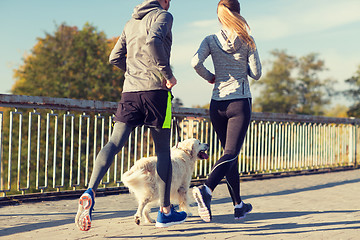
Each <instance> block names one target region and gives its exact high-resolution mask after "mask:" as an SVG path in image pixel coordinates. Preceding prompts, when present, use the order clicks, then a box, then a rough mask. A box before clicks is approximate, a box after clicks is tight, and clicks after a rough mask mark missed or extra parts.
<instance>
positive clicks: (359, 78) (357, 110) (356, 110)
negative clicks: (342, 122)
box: [343, 65, 360, 118]
mask: <svg viewBox="0 0 360 240" xmlns="http://www.w3.org/2000/svg"><path fill="white" fill-rule="evenodd" d="M345 82H346V83H347V84H349V85H350V86H351V88H350V89H349V90H346V91H344V92H343V94H344V95H345V97H347V98H348V99H350V100H351V101H352V102H353V104H352V105H351V106H350V108H349V111H348V112H347V114H348V115H349V116H351V117H357V118H360V65H359V66H358V70H357V71H356V73H355V75H354V76H352V77H351V78H349V79H347V80H345Z"/></svg>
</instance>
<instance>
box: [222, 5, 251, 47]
mask: <svg viewBox="0 0 360 240" xmlns="http://www.w3.org/2000/svg"><path fill="white" fill-rule="evenodd" d="M217 14H218V19H219V21H220V23H221V24H222V25H223V26H224V27H226V28H227V29H229V30H232V31H233V32H235V33H236V35H238V36H239V37H240V38H241V39H243V40H244V41H245V42H246V43H247V45H248V46H250V47H251V48H253V49H255V48H256V46H255V42H254V40H253V39H252V38H251V37H250V34H249V31H250V26H249V25H248V23H247V22H246V20H245V18H243V17H242V16H241V15H240V3H239V1H238V0H221V1H220V2H219V4H218V8H217Z"/></svg>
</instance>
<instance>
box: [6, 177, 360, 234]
mask: <svg viewBox="0 0 360 240" xmlns="http://www.w3.org/2000/svg"><path fill="white" fill-rule="evenodd" d="M359 177H360V170H351V171H343V172H333V173H326V174H316V175H306V176H296V177H289V178H281V179H269V180H258V181H248V182H243V183H241V192H242V194H243V200H245V202H250V203H252V205H253V207H254V209H253V212H252V213H251V214H249V215H248V216H247V217H246V219H245V220H242V221H235V220H234V219H233V215H232V214H233V209H232V204H231V203H230V198H229V196H228V192H227V188H226V186H225V185H219V186H218V188H217V189H216V190H215V192H214V198H213V202H212V211H213V215H214V216H213V222H211V223H205V222H203V221H202V220H201V219H200V218H199V217H198V215H197V212H196V206H195V205H194V204H192V210H193V213H194V216H193V217H189V218H188V219H187V221H186V222H185V223H184V224H181V225H177V226H172V227H169V228H167V229H157V228H155V227H154V226H153V225H141V226H137V225H136V224H135V223H134V221H133V216H132V215H133V214H134V213H135V210H136V207H137V204H136V202H135V199H134V197H133V196H132V195H129V194H122V195H120V196H119V195H113V196H106V197H98V198H97V199H96V200H97V201H96V205H95V210H96V211H95V215H94V221H93V228H92V229H91V230H90V231H89V232H81V231H79V230H78V229H77V228H76V227H75V224H74V223H73V222H74V217H75V212H76V210H77V200H75V199H74V200H61V201H52V202H39V203H26V204H22V205H18V206H5V207H0V239H181V240H183V239H242V240H243V239H266V240H269V239H327V240H328V239H360V179H359ZM191 199H192V198H191ZM155 212H156V209H153V212H152V216H153V217H155V215H156V213H155Z"/></svg>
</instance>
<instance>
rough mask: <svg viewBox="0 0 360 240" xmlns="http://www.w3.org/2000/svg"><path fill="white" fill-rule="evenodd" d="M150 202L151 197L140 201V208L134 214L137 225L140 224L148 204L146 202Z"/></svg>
mask: <svg viewBox="0 0 360 240" xmlns="http://www.w3.org/2000/svg"><path fill="white" fill-rule="evenodd" d="M148 203H149V199H148V198H147V199H144V200H143V201H139V206H138V209H137V211H136V213H135V215H134V218H135V223H136V224H137V225H140V222H141V217H142V213H143V210H144V207H145V206H146V204H148Z"/></svg>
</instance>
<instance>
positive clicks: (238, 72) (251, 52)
mask: <svg viewBox="0 0 360 240" xmlns="http://www.w3.org/2000/svg"><path fill="white" fill-rule="evenodd" d="M209 55H211V57H212V61H213V64H214V69H215V74H213V73H211V72H210V71H209V70H208V69H207V68H206V67H205V66H204V64H203V63H204V61H205V59H206V58H207V57H208V56H209ZM191 65H192V66H193V67H194V68H195V70H196V72H197V73H198V74H199V75H200V76H201V77H203V78H204V79H206V80H208V81H211V80H212V79H213V77H214V76H215V84H214V88H213V94H212V99H214V100H218V101H219V100H231V99H239V98H251V92H250V86H249V81H248V76H250V77H251V78H253V79H255V80H258V79H259V78H260V76H261V63H260V58H259V54H258V52H257V49H256V48H255V49H251V48H250V47H249V46H248V45H247V44H246V43H245V42H244V41H243V40H242V39H240V38H239V37H238V36H236V37H234V38H233V39H229V34H228V33H227V32H226V30H221V31H220V32H219V33H217V34H213V35H210V36H207V37H206V38H205V39H204V40H203V41H202V43H201V45H200V48H199V50H198V51H197V52H196V54H195V56H194V57H193V58H192V61H191Z"/></svg>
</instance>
